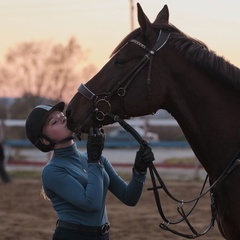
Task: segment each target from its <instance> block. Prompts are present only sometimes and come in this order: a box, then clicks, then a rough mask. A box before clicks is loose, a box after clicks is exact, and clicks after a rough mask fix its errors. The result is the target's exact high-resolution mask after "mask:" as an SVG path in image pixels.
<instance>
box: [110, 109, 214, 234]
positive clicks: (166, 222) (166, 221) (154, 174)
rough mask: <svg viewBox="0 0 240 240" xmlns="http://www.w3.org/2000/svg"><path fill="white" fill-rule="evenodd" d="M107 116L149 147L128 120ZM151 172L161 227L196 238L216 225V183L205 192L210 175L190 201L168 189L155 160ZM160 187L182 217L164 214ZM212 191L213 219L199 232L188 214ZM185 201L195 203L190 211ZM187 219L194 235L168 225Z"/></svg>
mask: <svg viewBox="0 0 240 240" xmlns="http://www.w3.org/2000/svg"><path fill="white" fill-rule="evenodd" d="M106 115H107V116H109V117H111V118H112V119H113V120H114V121H115V122H118V123H119V124H120V125H121V126H122V127H123V128H124V129H125V130H126V131H127V132H129V133H130V134H131V135H132V136H133V137H134V138H135V139H136V140H137V141H138V143H139V144H140V147H141V148H147V147H148V143H147V142H146V141H145V140H143V139H142V137H141V136H140V135H139V133H138V132H137V131H136V130H135V129H134V128H133V127H132V126H130V125H129V124H128V123H127V122H125V121H124V120H123V119H121V118H120V117H119V116H117V115H114V114H112V113H110V112H108V113H106ZM148 168H149V172H150V176H151V181H152V184H153V187H152V188H148V189H147V190H148V191H151V190H153V192H154V197H155V202H156V205H157V208H158V212H159V214H160V216H161V217H162V219H163V221H164V222H163V223H160V225H159V227H160V228H162V229H164V230H167V231H170V232H172V233H173V234H176V235H179V236H182V237H185V238H188V239H195V238H197V237H200V236H203V235H205V234H206V233H207V232H208V231H209V230H210V229H211V228H212V227H213V226H214V222H215V218H216V206H215V198H214V188H213V187H214V186H215V184H213V185H212V186H211V187H210V188H209V189H208V190H207V191H205V192H204V193H203V190H204V188H205V185H206V183H207V181H208V175H207V176H206V179H205V181H204V184H203V187H202V189H201V191H200V193H199V195H198V197H197V198H195V199H193V200H190V201H183V200H178V199H176V198H175V197H173V196H172V194H171V193H170V192H169V191H168V189H167V187H166V185H165V184H164V181H163V180H162V178H161V177H160V175H159V174H158V172H157V170H156V168H155V166H154V164H153V162H151V163H150V164H149V167H148ZM156 178H157V180H158V182H159V184H160V186H157V183H156ZM158 189H163V190H164V192H165V193H166V194H167V195H168V197H170V198H171V199H172V200H174V201H175V202H177V203H178V204H179V206H178V208H177V210H178V213H179V214H180V216H181V217H182V218H181V219H180V220H178V221H176V222H172V221H170V220H169V219H168V218H167V217H166V216H165V214H164V212H163V209H162V204H161V199H160V195H159V192H158ZM209 191H210V196H211V213H212V214H211V220H210V224H209V226H208V227H207V228H206V230H205V231H204V232H203V233H201V234H199V233H198V232H197V231H196V230H195V228H194V227H193V226H192V225H191V223H190V222H189V220H188V216H189V215H190V214H191V213H192V212H193V210H194V208H195V207H196V205H197V203H198V201H199V200H200V198H201V197H203V196H205V195H206V194H207V193H208V192H209ZM185 203H193V206H192V208H191V209H190V211H189V212H188V213H187V214H186V213H185V211H184V209H183V206H184V204H185ZM183 221H185V222H186V224H187V226H188V227H189V229H190V230H191V232H192V233H193V235H191V234H184V233H180V232H178V231H175V230H173V229H171V228H169V227H168V225H170V224H175V225H176V224H178V223H180V222H183Z"/></svg>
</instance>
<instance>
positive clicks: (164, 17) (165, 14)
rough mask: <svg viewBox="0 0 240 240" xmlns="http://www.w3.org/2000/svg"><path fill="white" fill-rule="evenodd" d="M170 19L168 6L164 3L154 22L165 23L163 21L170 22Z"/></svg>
mask: <svg viewBox="0 0 240 240" xmlns="http://www.w3.org/2000/svg"><path fill="white" fill-rule="evenodd" d="M168 20H169V11H168V6H167V5H164V7H163V9H162V10H161V11H160V12H159V14H158V15H157V17H156V19H155V21H154V23H163V22H165V23H166V22H167V23H168Z"/></svg>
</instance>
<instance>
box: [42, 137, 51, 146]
mask: <svg viewBox="0 0 240 240" xmlns="http://www.w3.org/2000/svg"><path fill="white" fill-rule="evenodd" d="M40 141H41V143H42V144H44V145H46V146H47V145H50V142H49V141H48V140H47V139H45V138H40Z"/></svg>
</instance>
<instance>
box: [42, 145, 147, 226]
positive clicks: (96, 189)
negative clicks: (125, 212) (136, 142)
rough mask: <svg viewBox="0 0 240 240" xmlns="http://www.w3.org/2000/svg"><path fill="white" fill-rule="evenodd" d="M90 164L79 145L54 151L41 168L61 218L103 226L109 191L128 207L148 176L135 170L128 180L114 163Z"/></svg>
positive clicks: (134, 201) (44, 185)
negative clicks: (118, 172) (119, 173)
mask: <svg viewBox="0 0 240 240" xmlns="http://www.w3.org/2000/svg"><path fill="white" fill-rule="evenodd" d="M101 160H102V164H98V163H88V161H87V153H83V152H80V151H79V150H78V149H77V146H76V144H73V145H72V146H70V147H66V148H61V149H56V150H54V154H53V157H52V158H51V160H50V161H49V162H48V163H47V165H46V166H45V167H44V169H43V171H42V183H43V188H44V191H45V193H46V195H47V197H48V198H49V199H50V200H51V203H52V206H53V208H54V209H55V211H56V212H57V215H58V219H59V220H62V221H66V222H71V223H76V224H83V225H87V226H101V225H103V224H104V223H106V222H107V221H108V217H107V211H106V206H105V201H106V194H107V190H110V191H111V192H112V193H113V194H114V195H115V196H116V197H117V198H118V199H119V200H120V201H122V202H123V203H124V204H126V205H128V206H134V205H136V204H137V202H138V200H139V198H140V196H141V193H142V189H143V185H144V181H145V176H144V175H139V174H136V173H135V172H134V171H133V173H132V178H131V180H130V182H129V183H126V182H125V181H124V180H123V179H122V178H121V177H120V176H119V175H118V174H117V172H116V171H115V170H114V168H113V167H112V165H111V163H110V162H109V161H108V160H107V159H106V158H105V157H103V156H102V157H101Z"/></svg>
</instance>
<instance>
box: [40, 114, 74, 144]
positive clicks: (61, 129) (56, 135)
mask: <svg viewBox="0 0 240 240" xmlns="http://www.w3.org/2000/svg"><path fill="white" fill-rule="evenodd" d="M43 134H45V135H46V136H48V137H49V138H50V139H52V140H53V141H54V142H59V141H61V140H63V139H65V138H67V137H71V136H73V135H74V133H73V132H72V131H70V130H69V129H68V128H67V119H66V117H65V115H64V114H63V113H62V112H59V111H54V112H52V113H51V114H50V115H49V116H48V118H47V119H46V121H45V123H44V126H43Z"/></svg>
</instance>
